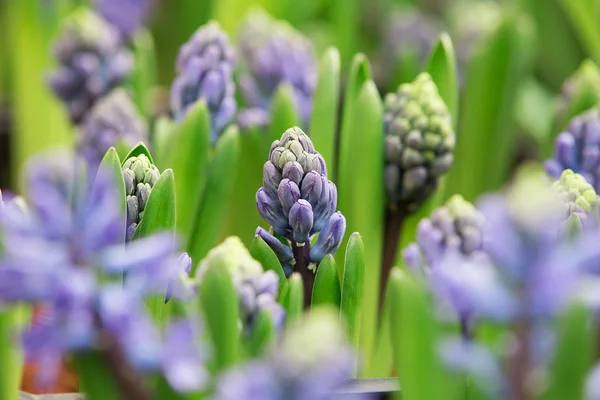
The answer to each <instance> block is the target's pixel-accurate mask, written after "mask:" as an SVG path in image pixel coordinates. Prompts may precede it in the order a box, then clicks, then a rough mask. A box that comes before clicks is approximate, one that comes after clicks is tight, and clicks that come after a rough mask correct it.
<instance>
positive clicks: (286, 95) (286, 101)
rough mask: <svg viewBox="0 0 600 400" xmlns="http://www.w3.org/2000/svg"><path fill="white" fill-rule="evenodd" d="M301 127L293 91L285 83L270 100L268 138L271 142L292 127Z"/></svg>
mask: <svg viewBox="0 0 600 400" xmlns="http://www.w3.org/2000/svg"><path fill="white" fill-rule="evenodd" d="M301 125H302V123H301V122H300V118H299V117H298V113H297V112H296V101H295V98H294V89H292V87H291V86H290V85H288V84H285V83H284V84H281V85H279V88H277V91H276V92H275V95H274V96H273V99H272V100H271V122H270V124H269V137H270V138H272V140H276V139H279V138H280V137H281V135H282V134H283V132H285V131H286V129H289V128H293V127H294V126H300V127H302V126H301ZM269 144H270V143H269ZM267 155H268V154H267Z"/></svg>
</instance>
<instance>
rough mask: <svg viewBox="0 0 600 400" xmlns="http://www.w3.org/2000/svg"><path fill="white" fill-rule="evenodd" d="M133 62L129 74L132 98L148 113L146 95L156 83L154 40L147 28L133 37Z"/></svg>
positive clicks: (140, 108)
mask: <svg viewBox="0 0 600 400" xmlns="http://www.w3.org/2000/svg"><path fill="white" fill-rule="evenodd" d="M132 47H133V54H134V57H135V64H134V68H133V72H132V74H131V82H132V84H133V99H134V101H135V104H136V105H137V107H138V109H139V110H140V111H141V112H142V114H143V115H146V116H148V115H149V114H150V111H151V110H150V109H149V104H148V103H149V100H151V99H149V98H148V95H149V94H151V92H150V91H151V89H152V88H153V87H154V86H155V85H156V54H155V51H154V40H153V38H152V34H151V33H150V31H149V30H147V29H141V30H139V31H138V32H137V33H136V35H135V37H134V38H133V43H132Z"/></svg>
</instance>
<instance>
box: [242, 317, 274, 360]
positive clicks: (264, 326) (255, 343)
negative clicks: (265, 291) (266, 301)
mask: <svg viewBox="0 0 600 400" xmlns="http://www.w3.org/2000/svg"><path fill="white" fill-rule="evenodd" d="M274 339H275V330H274V329H273V320H272V318H271V314H270V313H269V311H267V310H265V309H262V310H260V312H259V313H258V315H257V317H256V320H255V321H254V325H253V327H252V332H251V334H250V337H249V338H248V340H247V341H246V351H247V353H248V356H249V357H257V356H259V355H260V354H261V353H263V352H264V351H265V350H266V349H268V348H269V346H270V345H271V343H272V342H273V340H274Z"/></svg>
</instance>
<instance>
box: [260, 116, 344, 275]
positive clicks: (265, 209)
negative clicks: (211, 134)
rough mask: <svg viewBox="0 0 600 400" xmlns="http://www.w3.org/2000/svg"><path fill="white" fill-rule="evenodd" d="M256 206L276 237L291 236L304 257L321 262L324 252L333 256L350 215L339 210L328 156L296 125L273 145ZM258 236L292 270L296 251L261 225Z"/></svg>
mask: <svg viewBox="0 0 600 400" xmlns="http://www.w3.org/2000/svg"><path fill="white" fill-rule="evenodd" d="M256 206H257V208H258V212H259V213H260V215H261V217H262V218H263V219H264V220H265V221H267V222H268V223H269V224H270V225H271V226H272V227H273V230H274V232H275V233H276V234H277V235H280V236H281V237H283V238H285V239H287V240H289V241H290V242H291V244H292V249H301V250H302V252H303V257H304V258H305V261H310V262H312V263H319V262H320V261H321V259H322V258H323V257H324V256H325V255H326V254H334V253H335V252H336V250H337V249H338V248H339V246H340V243H341V241H342V238H343V237H344V233H345V230H346V219H345V218H344V216H343V215H342V214H341V213H340V212H339V211H338V212H336V211H335V209H336V207H337V189H336V186H335V184H334V183H333V182H331V181H330V180H328V179H327V167H326V165H325V160H324V159H323V157H322V156H321V154H319V153H318V152H317V151H316V150H315V148H314V146H313V144H312V142H311V140H310V138H309V137H308V136H307V135H306V134H305V133H304V132H303V131H302V130H301V129H300V128H298V127H294V128H290V129H288V130H287V131H285V133H284V134H283V135H282V137H281V139H280V140H276V141H275V142H273V144H272V145H271V150H270V152H269V161H267V162H266V163H265V165H264V168H263V186H262V187H261V188H260V189H259V190H258V192H257V193H256ZM317 233H319V237H318V239H317V241H316V242H315V244H314V245H313V246H311V243H310V240H311V238H312V237H313V236H314V235H316V234H317ZM257 234H258V235H260V236H261V237H262V238H263V239H264V240H265V241H266V242H267V244H269V245H270V247H271V248H272V249H273V251H274V252H275V254H276V255H278V257H279V260H280V262H281V264H282V266H283V267H284V269H285V270H286V271H287V272H291V264H292V263H293V262H294V261H293V259H294V256H293V254H292V249H290V248H289V247H287V246H285V245H284V244H282V243H281V242H279V240H278V239H277V238H275V237H273V236H272V235H271V234H270V233H268V232H267V231H265V230H261V229H259V230H258V231H257ZM295 261H298V260H295Z"/></svg>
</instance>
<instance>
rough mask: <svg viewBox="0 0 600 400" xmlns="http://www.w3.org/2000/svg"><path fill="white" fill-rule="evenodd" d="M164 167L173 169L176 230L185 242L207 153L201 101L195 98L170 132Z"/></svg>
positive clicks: (204, 176) (207, 135) (205, 117)
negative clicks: (171, 133) (179, 121)
mask: <svg viewBox="0 0 600 400" xmlns="http://www.w3.org/2000/svg"><path fill="white" fill-rule="evenodd" d="M168 153H169V154H168V156H167V160H168V161H167V162H166V163H165V164H166V166H167V167H169V168H171V169H172V170H173V172H174V173H175V190H176V196H175V199H176V201H177V203H176V204H177V207H176V209H177V231H178V232H179V234H180V235H181V237H182V240H183V241H184V243H187V241H188V239H189V237H190V234H191V231H192V229H193V226H194V223H195V216H196V213H197V212H198V207H199V205H200V202H201V199H202V194H203V191H204V187H205V185H206V180H207V177H208V172H207V171H208V165H209V156H210V114H209V112H208V109H207V107H206V103H205V102H204V101H198V102H196V103H195V104H194V105H193V106H192V107H191V109H190V110H189V111H188V113H187V114H186V116H185V118H184V119H183V121H181V124H180V125H179V127H178V128H177V129H176V131H175V132H173V135H172V137H171V146H170V149H169V151H168Z"/></svg>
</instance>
